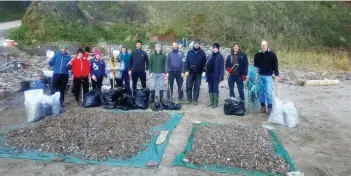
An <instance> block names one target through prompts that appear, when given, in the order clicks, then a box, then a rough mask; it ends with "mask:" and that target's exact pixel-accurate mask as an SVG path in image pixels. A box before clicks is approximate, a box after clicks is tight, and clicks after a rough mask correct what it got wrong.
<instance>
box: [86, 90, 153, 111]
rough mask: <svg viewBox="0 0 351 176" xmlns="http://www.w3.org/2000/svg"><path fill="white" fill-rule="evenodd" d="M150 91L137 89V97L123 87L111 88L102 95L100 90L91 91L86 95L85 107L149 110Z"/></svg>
mask: <svg viewBox="0 0 351 176" xmlns="http://www.w3.org/2000/svg"><path fill="white" fill-rule="evenodd" d="M149 95H150V91H149V89H147V88H145V89H137V90H136V91H135V96H134V97H133V96H130V95H128V94H127V93H126V89H125V88H123V87H116V88H111V89H109V90H105V91H103V92H101V93H100V91H98V90H91V91H89V92H88V93H86V94H85V95H84V99H83V107H85V108H88V107H98V106H101V105H102V106H103V107H104V108H106V109H121V110H125V111H127V110H131V109H147V108H148V107H149Z"/></svg>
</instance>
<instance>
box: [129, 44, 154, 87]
mask: <svg viewBox="0 0 351 176" xmlns="http://www.w3.org/2000/svg"><path fill="white" fill-rule="evenodd" d="M142 44H143V43H142V42H141V41H140V40H138V41H137V42H136V44H135V46H136V49H135V50H134V51H133V52H132V54H131V56H130V62H129V72H128V73H129V75H131V76H132V84H133V86H132V87H133V92H134V91H135V90H136V87H137V83H138V79H140V81H141V86H142V87H143V88H146V72H145V71H147V70H148V69H149V57H148V56H147V53H146V52H145V51H143V50H142Z"/></svg>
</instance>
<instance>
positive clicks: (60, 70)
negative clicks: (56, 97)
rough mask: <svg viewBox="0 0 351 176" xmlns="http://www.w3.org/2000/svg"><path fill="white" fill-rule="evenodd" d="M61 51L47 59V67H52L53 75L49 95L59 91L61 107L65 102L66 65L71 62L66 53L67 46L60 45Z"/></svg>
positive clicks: (67, 67)
mask: <svg viewBox="0 0 351 176" xmlns="http://www.w3.org/2000/svg"><path fill="white" fill-rule="evenodd" d="M60 47H61V51H60V52H55V54H54V56H53V57H52V58H49V59H50V60H49V65H50V66H51V67H54V75H53V77H52V89H51V95H53V94H55V92H57V91H60V103H61V106H63V102H64V100H65V90H66V87H67V83H68V70H69V69H70V67H69V66H68V63H69V62H70V61H71V56H70V55H68V53H67V45H61V46H60Z"/></svg>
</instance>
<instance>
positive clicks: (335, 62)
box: [276, 49, 351, 71]
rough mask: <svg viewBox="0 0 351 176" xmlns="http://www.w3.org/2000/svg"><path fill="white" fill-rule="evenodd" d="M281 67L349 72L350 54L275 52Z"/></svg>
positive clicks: (350, 66)
mask: <svg viewBox="0 0 351 176" xmlns="http://www.w3.org/2000/svg"><path fill="white" fill-rule="evenodd" d="M276 54H277V56H278V59H279V65H280V66H282V67H290V68H300V69H304V70H311V71H322V70H344V71H350V70H351V60H350V55H349V54H350V53H349V52H348V51H344V50H336V49H333V50H331V51H316V50H315V51H313V50H312V51H284V50H279V51H277V52H276Z"/></svg>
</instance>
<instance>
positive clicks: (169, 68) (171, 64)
mask: <svg viewBox="0 0 351 176" xmlns="http://www.w3.org/2000/svg"><path fill="white" fill-rule="evenodd" d="M172 47H173V49H172V50H171V51H170V52H168V55H167V59H166V77H167V78H168V82H169V91H167V98H168V99H169V100H172V95H173V84H174V79H175V80H176V82H177V86H178V103H183V88H182V87H183V76H184V74H183V73H182V71H183V61H184V59H185V54H184V52H182V51H180V50H179V46H178V43H177V42H175V41H174V42H173V45H172Z"/></svg>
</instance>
